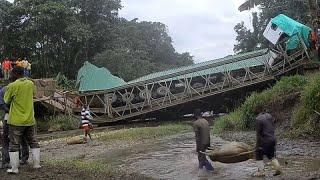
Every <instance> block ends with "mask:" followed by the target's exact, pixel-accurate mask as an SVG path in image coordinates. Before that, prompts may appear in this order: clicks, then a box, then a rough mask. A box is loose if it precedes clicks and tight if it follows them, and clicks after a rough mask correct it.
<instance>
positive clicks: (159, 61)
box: [0, 0, 193, 80]
mask: <svg viewBox="0 0 320 180" xmlns="http://www.w3.org/2000/svg"><path fill="white" fill-rule="evenodd" d="M121 8H122V6H121V2H120V0H94V1H93V0H15V1H14V3H10V2H8V1H6V0H0V44H1V46H0V52H1V55H2V58H3V57H27V58H28V59H30V60H31V61H32V64H33V66H32V68H33V69H32V73H33V75H34V76H36V77H52V76H53V75H57V74H58V73H59V72H61V73H62V74H65V75H66V76H67V77H68V78H74V77H75V75H76V72H77V70H78V69H79V68H80V67H81V66H82V64H83V62H84V61H86V60H88V61H91V62H95V63H96V64H98V65H101V66H105V67H107V68H109V69H110V70H111V72H112V73H114V74H117V75H120V76H121V77H122V78H124V79H126V80H131V79H133V78H135V77H137V76H141V75H144V74H147V73H150V72H154V71H159V70H162V69H166V68H168V67H175V66H181V65H187V64H191V63H193V60H192V57H191V56H190V55H189V54H188V53H183V54H180V53H177V52H176V51H175V49H174V47H173V46H172V40H171V38H170V36H169V35H168V32H167V27H166V26H165V25H164V24H162V23H158V22H139V21H137V20H136V19H134V20H132V21H128V20H126V19H123V18H121V17H119V15H118V11H119V10H120V9H121Z"/></svg>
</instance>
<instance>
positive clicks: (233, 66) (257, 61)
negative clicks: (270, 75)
mask: <svg viewBox="0 0 320 180" xmlns="http://www.w3.org/2000/svg"><path fill="white" fill-rule="evenodd" d="M267 51H268V49H262V50H258V51H253V52H249V53H243V54H238V55H234V56H227V57H224V58H220V59H215V60H211V61H206V62H202V63H198V64H194V65H190V66H183V67H179V68H175V69H170V70H167V71H161V72H157V73H152V74H149V75H146V76H143V77H140V78H138V79H135V80H133V81H130V82H128V84H131V83H137V82H141V81H147V80H149V79H155V78H158V77H161V76H166V75H169V74H173V73H179V72H181V71H186V70H189V69H194V68H199V67H202V66H207V65H210V64H213V63H217V62H223V61H227V60H230V59H235V58H240V57H243V56H248V55H254V54H257V53H264V54H263V55H261V56H257V57H254V58H249V59H245V60H242V61H238V62H234V63H229V64H225V65H221V66H218V67H214V68H209V69H205V70H201V71H196V72H193V73H188V74H185V75H180V76H176V77H174V78H169V79H165V80H161V81H168V80H171V79H172V80H178V79H182V78H189V77H196V76H202V75H207V74H215V73H220V72H226V71H232V70H237V69H241V68H244V67H254V66H260V65H263V64H264V63H265V61H266V60H268V59H269V58H270V54H269V53H267Z"/></svg>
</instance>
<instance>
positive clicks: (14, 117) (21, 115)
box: [4, 67, 41, 173]
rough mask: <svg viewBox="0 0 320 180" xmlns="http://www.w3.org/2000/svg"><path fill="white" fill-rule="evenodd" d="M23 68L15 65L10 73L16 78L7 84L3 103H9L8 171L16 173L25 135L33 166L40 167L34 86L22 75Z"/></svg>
mask: <svg viewBox="0 0 320 180" xmlns="http://www.w3.org/2000/svg"><path fill="white" fill-rule="evenodd" d="M23 74H24V69H23V68H22V67H15V68H14V69H12V73H11V75H13V76H15V78H16V79H17V80H16V81H15V82H12V83H10V84H9V85H8V87H7V90H6V93H5V95H4V101H5V103H7V104H9V103H11V105H10V111H9V120H8V124H9V137H10V145H9V149H10V152H9V156H10V165H11V169H8V170H7V172H8V173H18V172H19V170H18V168H19V148H20V146H19V145H20V143H21V141H22V138H23V137H25V138H26V140H27V142H28V145H29V146H30V148H31V151H32V158H33V167H34V168H40V167H41V166H40V147H39V144H38V142H37V140H36V138H35V125H36V122H35V118H34V109H33V96H34V94H35V86H34V84H33V82H32V81H30V80H28V79H27V78H24V77H23Z"/></svg>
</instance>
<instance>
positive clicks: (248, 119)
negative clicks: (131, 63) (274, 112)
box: [214, 75, 308, 132]
mask: <svg viewBox="0 0 320 180" xmlns="http://www.w3.org/2000/svg"><path fill="white" fill-rule="evenodd" d="M307 83H308V79H307V78H306V77H304V76H300V75H295V76H290V77H283V78H282V79H281V80H280V81H278V82H277V83H276V84H275V86H273V87H272V88H271V89H267V90H265V91H263V92H261V93H257V92H254V93H252V94H251V95H250V96H249V97H248V98H247V99H246V101H245V102H244V103H243V104H242V105H241V106H240V107H239V108H238V109H236V110H235V111H234V112H233V113H231V114H230V115H227V116H224V117H221V118H218V119H217V122H216V123H215V126H216V127H214V132H222V131H224V130H233V129H237V130H250V129H254V127H255V118H256V116H257V114H256V113H255V110H256V108H257V107H258V106H265V105H267V104H270V103H271V102H273V101H276V100H278V99H279V97H282V96H284V95H288V94H290V93H295V92H299V91H301V90H302V89H303V88H304V87H305V85H306V84H307ZM230 124H231V125H232V126H230Z"/></svg>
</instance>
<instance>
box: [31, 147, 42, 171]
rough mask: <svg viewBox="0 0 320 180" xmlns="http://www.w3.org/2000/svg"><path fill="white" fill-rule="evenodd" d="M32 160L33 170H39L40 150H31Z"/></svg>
mask: <svg viewBox="0 0 320 180" xmlns="http://www.w3.org/2000/svg"><path fill="white" fill-rule="evenodd" d="M31 152H32V159H33V168H35V169H39V168H41V166H40V148H35V149H31Z"/></svg>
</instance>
